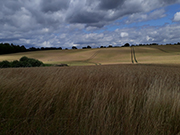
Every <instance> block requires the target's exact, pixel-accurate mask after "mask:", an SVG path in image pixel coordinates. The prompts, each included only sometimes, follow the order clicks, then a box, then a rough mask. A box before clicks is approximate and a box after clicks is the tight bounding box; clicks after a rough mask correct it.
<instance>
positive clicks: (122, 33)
mask: <svg viewBox="0 0 180 135" xmlns="http://www.w3.org/2000/svg"><path fill="white" fill-rule="evenodd" d="M128 36H129V34H128V33H127V32H121V37H122V38H123V37H128Z"/></svg>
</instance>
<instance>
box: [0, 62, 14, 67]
mask: <svg viewBox="0 0 180 135" xmlns="http://www.w3.org/2000/svg"><path fill="white" fill-rule="evenodd" d="M0 67H1V68H8V67H11V63H10V62H9V61H7V60H5V61H2V62H0Z"/></svg>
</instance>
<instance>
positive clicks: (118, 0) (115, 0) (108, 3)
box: [99, 0, 125, 10]
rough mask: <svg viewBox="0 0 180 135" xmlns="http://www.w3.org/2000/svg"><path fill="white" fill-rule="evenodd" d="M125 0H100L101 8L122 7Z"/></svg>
mask: <svg viewBox="0 0 180 135" xmlns="http://www.w3.org/2000/svg"><path fill="white" fill-rule="evenodd" d="M124 1H125V0H100V4H99V8H100V9H103V10H108V9H116V8H118V7H121V5H122V4H123V3H124Z"/></svg>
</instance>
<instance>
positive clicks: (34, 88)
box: [0, 64, 180, 135]
mask: <svg viewBox="0 0 180 135" xmlns="http://www.w3.org/2000/svg"><path fill="white" fill-rule="evenodd" d="M179 81H180V66H179V65H160V64H158V65H156V64H151V65H147V64H134V65H133V64H121V65H105V66H84V67H83V66H75V67H63V68H62V67H61V68H58V67H40V68H9V69H0V134H7V135H8V134H26V135H32V134H44V135H46V134H47V135H50V134H59V135H78V134H79V135H176V134H178V133H179V132H180V113H179V112H180V87H179V86H180V82H179Z"/></svg>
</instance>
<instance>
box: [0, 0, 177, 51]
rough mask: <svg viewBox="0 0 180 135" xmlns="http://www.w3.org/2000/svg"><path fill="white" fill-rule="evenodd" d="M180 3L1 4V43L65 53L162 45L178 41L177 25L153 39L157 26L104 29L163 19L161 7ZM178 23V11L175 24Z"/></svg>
mask: <svg viewBox="0 0 180 135" xmlns="http://www.w3.org/2000/svg"><path fill="white" fill-rule="evenodd" d="M178 1H179V0H171V1H169V0H53V2H51V1H49V0H36V1H32V0H27V1H24V0H18V1H12V0H10V1H8V0H0V28H1V31H0V42H10V43H11V42H13V43H14V44H20V45H21V44H24V45H33V46H38V47H39V46H57V47H59V46H62V47H65V48H66V47H70V46H72V45H73V44H76V43H78V45H80V46H84V44H89V45H94V46H100V45H106V44H114V45H120V44H124V43H126V42H131V43H141V42H151V39H154V41H156V42H163V40H164V39H167V41H170V42H171V41H173V42H174V41H176V40H177V39H178V38H177V35H179V33H180V32H179V27H178V26H174V25H173V26H168V27H167V26H164V27H160V28H159V30H158V31H157V33H153V34H152V32H153V31H156V29H157V28H155V27H147V29H145V28H139V29H136V28H129V29H127V28H126V29H125V28H124V29H117V30H115V31H114V30H113V29H112V30H111V29H110V30H107V27H104V26H105V25H108V24H111V23H112V22H115V21H116V20H120V19H121V18H123V17H128V21H127V23H133V22H141V21H148V20H152V19H158V18H162V17H164V16H166V14H165V10H164V8H163V7H164V6H167V5H170V4H174V3H177V2H178ZM159 8H160V9H159ZM150 11H151V12H150ZM152 11H153V12H152ZM179 20H180V19H179V12H177V13H176V14H175V16H174V21H179ZM120 25H121V24H120ZM121 26H122V25H121ZM99 30H100V31H99ZM174 31H175V32H174ZM102 32H103V34H102ZM178 32H179V33H178ZM166 33H168V34H169V35H172V36H167V35H166ZM147 37H148V38H147ZM147 39H148V40H147ZM168 39H169V40H168Z"/></svg>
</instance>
